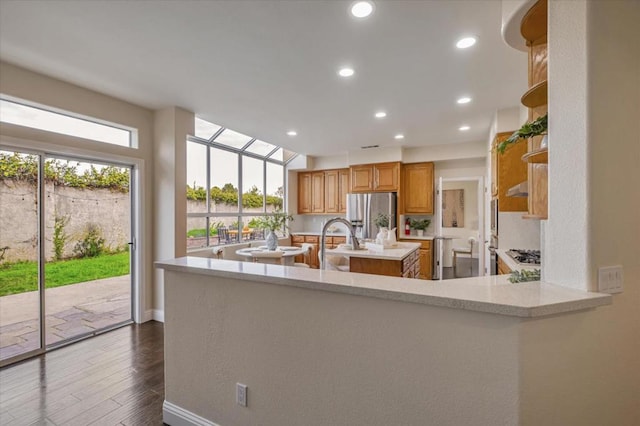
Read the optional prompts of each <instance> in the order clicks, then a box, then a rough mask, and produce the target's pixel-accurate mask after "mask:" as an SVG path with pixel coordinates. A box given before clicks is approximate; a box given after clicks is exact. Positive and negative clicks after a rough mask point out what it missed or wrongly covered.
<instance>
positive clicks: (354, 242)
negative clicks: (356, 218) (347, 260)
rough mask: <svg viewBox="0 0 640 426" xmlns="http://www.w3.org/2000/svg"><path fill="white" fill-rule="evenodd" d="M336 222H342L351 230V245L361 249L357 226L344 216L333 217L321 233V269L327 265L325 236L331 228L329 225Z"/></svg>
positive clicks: (355, 248)
mask: <svg viewBox="0 0 640 426" xmlns="http://www.w3.org/2000/svg"><path fill="white" fill-rule="evenodd" d="M336 222H339V223H342V224H343V225H345V226H346V227H347V229H348V230H349V233H350V234H351V245H352V247H353V249H354V250H359V249H360V243H358V238H356V229H355V226H353V225H352V224H351V222H349V221H348V220H347V219H345V218H342V217H334V218H333V219H329V220H327V222H326V223H325V224H324V226H323V227H322V234H321V235H320V269H324V265H325V262H324V252H325V250H326V244H325V242H324V237H325V236H326V235H327V229H329V227H330V226H331V225H333V224H334V223H336Z"/></svg>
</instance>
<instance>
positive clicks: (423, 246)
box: [398, 239, 433, 280]
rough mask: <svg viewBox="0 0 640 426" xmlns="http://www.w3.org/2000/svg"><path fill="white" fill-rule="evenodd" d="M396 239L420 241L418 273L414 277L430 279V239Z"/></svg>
mask: <svg viewBox="0 0 640 426" xmlns="http://www.w3.org/2000/svg"><path fill="white" fill-rule="evenodd" d="M398 241H403V242H407V243H420V250H419V256H420V263H419V265H420V270H419V274H417V275H416V278H420V279H422V280H430V279H431V276H432V274H433V270H432V261H433V260H432V259H433V253H432V252H431V240H403V239H400V240H398Z"/></svg>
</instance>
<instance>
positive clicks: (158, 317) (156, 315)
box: [153, 309, 164, 322]
mask: <svg viewBox="0 0 640 426" xmlns="http://www.w3.org/2000/svg"><path fill="white" fill-rule="evenodd" d="M153 319H154V320H155V321H159V322H164V310H160V309H154V310H153Z"/></svg>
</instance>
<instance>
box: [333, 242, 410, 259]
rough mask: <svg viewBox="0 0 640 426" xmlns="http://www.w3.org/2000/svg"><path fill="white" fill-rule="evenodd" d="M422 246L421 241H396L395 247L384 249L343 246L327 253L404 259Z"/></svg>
mask: <svg viewBox="0 0 640 426" xmlns="http://www.w3.org/2000/svg"><path fill="white" fill-rule="evenodd" d="M419 248H420V244H419V243H396V246H395V247H389V248H386V249H384V250H381V251H378V250H370V249H367V250H362V249H361V250H349V249H345V248H341V247H337V248H335V249H328V250H326V253H327V255H332V256H345V257H366V258H367V259H383V260H402V259H404V258H405V257H407V256H408V255H409V254H410V253H412V252H414V251H415V250H417V249H419Z"/></svg>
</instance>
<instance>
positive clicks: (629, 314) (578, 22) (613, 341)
mask: <svg viewBox="0 0 640 426" xmlns="http://www.w3.org/2000/svg"><path fill="white" fill-rule="evenodd" d="M549 8H550V11H549V13H550V15H549V16H550V27H549V91H550V93H549V95H550V99H549V115H550V117H551V119H550V120H549V123H550V124H549V125H550V127H549V137H550V140H549V163H550V164H549V196H550V198H549V220H548V222H547V223H546V224H545V228H546V229H545V241H544V250H545V251H546V256H547V259H546V264H545V265H546V266H545V274H546V277H547V280H549V281H551V282H555V283H558V284H562V285H567V286H571V287H577V288H582V289H596V288H597V270H598V268H599V267H603V266H612V265H621V266H623V268H624V292H623V293H621V294H617V295H614V296H613V305H611V306H606V307H603V308H599V309H597V310H595V311H594V312H587V313H584V314H575V315H571V316H568V317H563V319H562V321H557V322H556V321H539V322H537V321H536V322H532V324H531V326H530V328H529V331H528V332H529V333H531V337H532V338H531V340H530V342H531V344H530V345H528V346H524V347H523V349H522V354H523V357H524V361H523V362H524V367H523V372H522V375H523V379H524V380H523V381H524V382H526V383H528V384H529V386H528V387H527V388H525V389H523V392H524V394H525V395H528V396H529V397H528V398H527V400H528V403H527V404H526V405H525V406H523V412H522V414H523V418H528V419H529V421H528V422H524V423H523V424H580V425H604V424H607V425H637V424H640V357H639V356H638V354H639V353H640V256H638V238H640V221H639V220H638V218H639V217H640V185H638V182H640V167H639V166H638V165H639V164H640V137H639V133H638V118H639V117H640V49H638V45H637V41H638V40H640V27H639V26H638V25H637V22H638V20H639V19H640V2H637V1H608V2H605V1H588V2H555V1H554V2H549ZM555 165H561V166H555ZM574 254H575V256H574ZM583 330H588V331H589V333H588V334H581V333H580V332H581V331H583Z"/></svg>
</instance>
